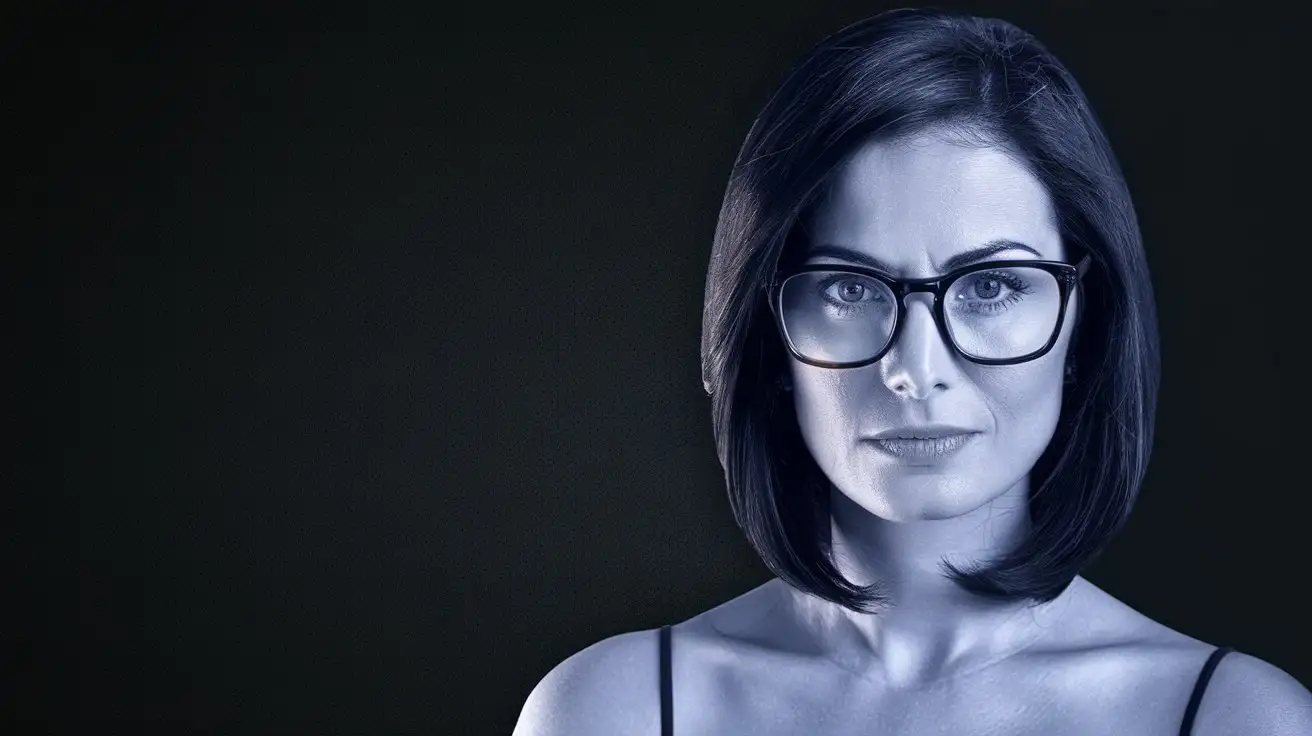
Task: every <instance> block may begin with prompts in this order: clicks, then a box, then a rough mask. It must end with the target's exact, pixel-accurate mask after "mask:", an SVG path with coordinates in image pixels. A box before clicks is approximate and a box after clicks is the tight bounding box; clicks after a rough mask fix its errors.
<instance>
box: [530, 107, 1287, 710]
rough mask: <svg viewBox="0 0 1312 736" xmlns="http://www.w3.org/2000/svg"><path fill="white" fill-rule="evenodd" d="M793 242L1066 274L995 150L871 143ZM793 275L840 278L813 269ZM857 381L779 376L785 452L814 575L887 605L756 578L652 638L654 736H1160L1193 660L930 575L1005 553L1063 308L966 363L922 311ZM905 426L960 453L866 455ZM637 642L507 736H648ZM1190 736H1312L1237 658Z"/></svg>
mask: <svg viewBox="0 0 1312 736" xmlns="http://www.w3.org/2000/svg"><path fill="white" fill-rule="evenodd" d="M832 184H833V186H832V187H831V190H830V191H829V193H828V195H827V197H826V199H825V200H823V201H822V202H821V203H820V206H819V208H818V209H817V211H816V217H815V219H814V221H813V223H812V230H811V236H812V237H811V239H810V243H811V244H812V246H814V245H824V244H828V245H840V246H843V247H845V248H848V249H851V250H853V251H856V252H857V253H858V254H860V255H864V256H866V257H873V258H878V259H879V260H881V261H883V262H884V263H886V264H887V268H888V270H889V271H890V272H891V275H894V276H898V277H903V278H915V277H930V276H935V275H939V274H941V273H942V268H941V264H942V263H943V261H944V260H946V259H947V258H949V257H951V256H954V255H958V254H960V253H962V252H965V251H967V250H970V249H973V248H976V247H978V246H980V245H981V244H984V243H987V242H991V241H994V240H996V239H1004V238H1005V239H1008V240H1011V241H1016V242H1019V243H1023V244H1025V245H1027V246H1028V247H1029V248H1031V249H1033V250H1034V251H1037V255H1036V253H1032V252H1029V251H1026V250H1009V251H1004V252H999V253H995V254H992V255H991V256H989V259H990V260H1000V259H1005V260H1013V259H1015V260H1020V259H1026V258H1038V257H1042V258H1043V259H1045V260H1057V261H1061V260H1067V259H1068V257H1069V254H1068V253H1066V252H1065V251H1064V249H1063V245H1062V243H1061V242H1060V238H1059V236H1058V230H1057V227H1056V223H1055V217H1054V213H1053V208H1052V203H1051V201H1050V199H1049V196H1048V194H1047V192H1046V191H1045V190H1044V188H1043V187H1042V186H1041V184H1040V183H1039V182H1038V181H1037V180H1036V179H1035V178H1034V177H1033V176H1031V175H1030V173H1029V172H1028V171H1027V170H1026V169H1025V168H1024V167H1023V166H1021V165H1020V164H1018V163H1017V162H1016V161H1015V160H1014V159H1012V158H1011V157H1010V156H1008V155H1007V154H1006V152H1005V151H1003V150H1001V149H998V148H990V147H981V146H979V145H974V146H968V145H961V144H960V143H959V142H957V141H955V140H954V139H953V138H952V137H951V136H948V135H944V134H937V133H934V132H931V133H928V134H925V135H921V136H919V137H915V138H911V139H907V140H902V141H885V142H872V143H870V144H868V145H866V146H864V147H862V148H861V149H859V150H858V151H857V152H856V153H855V155H854V156H853V157H851V159H850V160H849V161H848V162H847V163H846V165H845V166H844V167H843V168H842V169H841V170H840V171H838V172H837V175H836V177H835V179H834V180H833V182H832ZM807 262H808V263H843V262H844V261H843V260H840V259H838V258H835V257H833V256H832V255H826V256H824V257H823V258H821V257H818V256H817V257H813V258H809V259H808V260H807ZM906 302H907V304H908V308H909V309H908V316H907V320H908V321H907V322H906V324H905V325H904V327H903V330H902V332H901V334H900V336H899V338H898V341H897V342H896V344H895V345H894V346H893V348H892V349H891V350H890V351H889V353H888V354H887V355H886V356H884V357H883V358H882V359H881V360H879V361H878V362H876V363H874V364H872V365H869V366H865V367H862V368H852V369H839V370H835V369H825V368H818V367H813V366H810V365H807V364H805V363H802V362H799V361H796V360H794V361H792V362H791V363H790V364H789V365H788V369H787V371H788V373H787V378H788V379H789V380H790V381H791V385H792V392H793V393H792V395H793V401H794V405H795V408H796V412H797V417H798V422H799V427H800V429H801V433H802V436H803V439H804V441H805V443H806V446H807V447H808V448H809V449H810V451H811V453H812V455H813V456H814V458H815V460H816V462H817V464H818V465H819V466H820V468H821V469H822V470H823V471H824V473H825V474H826V476H827V477H828V478H829V479H830V481H831V484H832V488H831V491H830V498H831V501H832V504H831V507H832V517H833V519H832V528H833V533H834V536H833V540H834V553H835V559H836V561H837V563H838V565H839V567H840V569H841V570H842V571H843V572H844V574H845V575H846V576H847V577H848V578H849V579H850V580H853V581H854V582H859V583H863V584H868V583H871V582H875V581H878V582H879V583H880V584H881V585H882V586H883V589H884V591H885V593H887V595H888V596H889V599H890V601H891V606H890V607H889V608H887V609H886V610H883V611H881V612H879V613H878V614H857V613H853V612H851V611H848V610H846V609H844V608H842V607H840V606H836V605H833V604H830V603H828V602H826V601H823V600H820V599H818V598H815V597H813V596H809V595H805V594H803V593H800V592H799V591H797V590H796V589H793V588H791V587H790V586H788V585H786V584H784V583H782V582H781V581H778V580H773V581H770V582H769V583H766V584H765V585H762V586H759V587H758V588H755V589H753V590H751V591H748V592H747V593H745V594H743V595H741V596H738V597H737V598H734V599H733V600H730V601H728V602H726V603H724V604H722V605H720V606H717V607H715V608H713V609H711V610H709V611H706V612H704V613H701V614H698V615H696V616H694V617H693V618H691V619H689V620H687V621H684V622H681V623H679V624H677V625H675V626H673V627H672V628H673V642H674V644H673V660H672V661H673V670H672V671H673V676H672V682H673V701H674V732H675V733H676V734H680V735H681V736H682V735H683V734H717V735H728V734H751V735H752V736H766V735H768V734H796V733H808V734H817V736H818V735H819V734H893V733H896V734H913V735H914V734H997V735H1001V734H1008V735H1009V736H1026V735H1029V734H1032V735H1034V736H1038V735H1039V734H1043V735H1045V736H1052V735H1054V734H1108V733H1115V734H1119V735H1121V736H1137V735H1140V734H1142V735H1144V736H1147V735H1148V734H1157V735H1162V734H1174V733H1177V732H1178V730H1179V728H1180V723H1181V720H1182V718H1183V715H1184V711H1185V706H1186V703H1187V702H1188V700H1189V694H1190V692H1191V690H1192V688H1193V686H1194V682H1195V679H1196V678H1197V676H1198V673H1199V670H1200V669H1201V668H1202V666H1203V663H1204V661H1205V660H1206V659H1207V657H1208V655H1209V654H1211V652H1212V651H1213V648H1214V647H1213V646H1212V645H1210V644H1208V643H1205V642H1201V641H1198V640H1196V639H1192V638H1190V637H1188V636H1185V635H1183V634H1180V633H1178V632H1175V631H1173V630H1171V629H1169V628H1167V627H1165V626H1163V625H1161V624H1159V623H1156V622H1154V621H1152V620H1150V619H1148V618H1147V617H1145V616H1143V615H1142V614H1140V613H1138V612H1137V611H1135V610H1133V609H1132V608H1130V607H1129V606H1127V605H1125V604H1123V603H1121V602H1120V601H1118V600H1116V599H1115V598H1114V597H1112V596H1111V595H1109V594H1107V593H1106V592H1104V591H1102V590H1100V589H1098V588H1097V587H1096V586H1094V585H1093V584H1092V583H1090V582H1089V581H1087V580H1085V579H1084V578H1082V577H1077V578H1076V579H1075V581H1074V582H1073V583H1072V584H1071V586H1070V587H1069V588H1068V589H1067V590H1066V591H1065V592H1064V593H1063V594H1062V595H1061V596H1059V597H1058V598H1057V599H1056V600H1054V601H1052V602H1050V603H1047V604H1043V605H1039V606H1029V605H1025V604H1018V603H996V602H990V601H984V600H981V599H978V598H975V597H972V596H970V595H969V594H967V593H965V592H964V591H962V590H960V589H959V588H958V587H957V586H956V585H955V584H954V583H952V582H951V581H950V580H949V579H948V578H947V577H945V575H944V573H943V570H942V569H941V568H940V563H941V561H942V560H944V559H948V560H951V561H953V562H955V563H959V564H964V563H969V562H971V561H973V560H982V559H985V558H987V557H989V556H990V555H994V554H997V553H998V552H1000V551H1002V550H1004V549H1007V548H1008V547H1009V546H1010V545H1013V544H1015V542H1016V541H1017V540H1018V539H1019V538H1020V537H1021V536H1022V535H1023V534H1025V532H1026V530H1027V528H1028V523H1029V520H1028V512H1027V508H1026V504H1027V497H1028V492H1029V485H1028V484H1029V477H1028V475H1029V472H1030V469H1031V468H1032V467H1033V465H1034V462H1035V460H1037V458H1038V457H1039V456H1040V454H1041V453H1042V452H1043V450H1044V449H1045V447H1046V446H1047V444H1048V442H1049V441H1050V439H1051V437H1052V435H1053V432H1054V429H1055V426H1056V423H1057V419H1058V417H1059V415H1060V413H1061V410H1062V384H1063V369H1064V362H1065V358H1066V352H1067V347H1068V345H1069V343H1070V339H1071V332H1072V325H1073V324H1074V322H1075V316H1076V314H1077V311H1078V308H1079V305H1078V299H1077V297H1076V296H1075V295H1072V297H1071V300H1070V303H1069V304H1068V312H1067V315H1066V321H1065V323H1064V325H1063V327H1062V330H1061V333H1060V336H1059V339H1058V341H1057V343H1056V345H1055V347H1054V348H1053V349H1052V350H1051V352H1049V353H1048V354H1047V355H1045V356H1044V357H1042V358H1039V359H1036V360H1034V361H1031V362H1028V363H1024V364H1019V365H1013V366H980V365H977V364H974V363H971V362H969V361H967V360H965V359H964V358H963V357H961V356H960V355H959V354H957V353H955V352H954V351H953V350H952V348H951V347H950V346H949V345H947V344H946V343H945V342H944V341H943V338H942V337H941V335H940V334H939V332H938V330H937V328H936V327H935V325H934V323H933V321H932V319H931V315H930V313H929V309H928V306H929V297H928V295H924V294H914V295H911V296H909V297H907V299H906ZM927 422H938V423H948V424H953V425H959V426H962V427H966V428H969V429H972V430H975V431H977V432H978V434H977V435H975V436H974V438H973V439H972V441H971V443H970V444H969V445H967V446H965V447H963V448H962V449H961V450H960V451H958V452H957V453H955V454H953V455H951V456H949V457H948V458H946V459H943V460H940V461H937V462H932V463H927V462H907V461H906V460H904V459H901V460H900V459H897V458H894V457H890V456H889V455H887V454H885V453H881V452H879V451H877V450H876V449H875V448H874V447H873V446H872V445H871V443H870V441H869V439H868V438H869V437H870V436H871V435H873V434H875V433H878V432H881V431H885V430H888V429H892V428H898V427H904V426H907V425H912V424H924V423H927ZM657 657H658V649H657V637H656V632H655V631H654V630H648V631H639V632H631V633H626V634H621V635H618V636H614V637H610V638H607V639H605V640H603V641H601V642H598V643H597V644H594V645H593V646H591V647H588V648H587V649H585V650H583V651H581V652H579V653H577V654H575V655H573V656H572V657H570V658H568V659H567V660H565V661H564V662H562V663H561V664H559V665H558V666H557V667H555V668H554V669H553V670H552V671H551V672H550V673H549V674H548V675H547V676H546V677H544V678H543V680H542V681H541V682H540V683H539V684H538V686H537V687H536V688H535V689H534V690H533V692H532V693H531V694H530V696H529V698H528V700H527V702H526V703H525V706H524V709H523V711H522V713H521V716H520V720H519V723H518V725H517V727H516V730H515V734H516V736H556V735H557V734H571V735H573V736H578V735H580V734H608V735H609V734H658V733H660V702H659V693H660V684H659V681H658V679H657V678H658V671H659V670H658V666H657V662H658V660H657ZM1193 733H1194V734H1202V735H1211V734H1255V733H1262V734H1278V735H1286V734H1289V735H1292V734H1308V733H1312V695H1309V694H1308V691H1307V690H1306V688H1304V687H1303V686H1302V685H1301V684H1299V683H1298V682H1297V681H1296V680H1294V678H1292V677H1290V676H1289V675H1288V674H1286V673H1284V672H1282V671H1281V670H1279V669H1278V668H1276V667H1273V666H1272V665H1270V664H1267V663H1265V662H1263V661H1261V660H1259V659H1256V658H1254V657H1251V656H1248V655H1245V654H1243V653H1233V654H1230V655H1229V656H1227V657H1226V658H1225V659H1224V660H1222V662H1221V665H1220V666H1219V667H1218V668H1217V670H1216V673H1215V675H1214V677H1213V680H1212V684H1211V685H1210V686H1209V687H1208V689H1207V695H1206V697H1205V698H1204V700H1203V702H1202V707H1201V708H1200V710H1199V713H1198V719H1197V721H1196V722H1195V725H1194V729H1193Z"/></svg>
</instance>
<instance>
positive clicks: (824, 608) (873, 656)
mask: <svg viewBox="0 0 1312 736" xmlns="http://www.w3.org/2000/svg"><path fill="white" fill-rule="evenodd" d="M1028 490H1029V489H1028V484H1027V481H1025V480H1022V481H1021V482H1020V483H1018V484H1017V485H1016V486H1015V487H1013V488H1011V489H1010V490H1009V491H1007V492H1006V493H1005V494H1003V495H1002V496H1000V497H999V498H997V499H995V500H993V501H991V502H990V503H988V504H985V505H984V506H981V507H980V508H978V509H975V510H974V511H971V512H969V513H967V514H964V515H962V516H958V517H954V518H951V519H936V520H920V521H910V522H892V521H887V520H884V519H881V518H879V517H877V516H875V515H874V514H871V513H870V512H869V511H866V510H865V509H864V508H862V507H861V506H859V505H858V504H856V503H855V502H853V501H852V500H851V499H850V498H848V497H847V496H846V495H844V494H843V493H841V492H839V491H837V490H832V491H831V494H830V495H831V504H830V508H831V518H832V531H833V557H834V561H835V563H836V564H837V566H838V569H839V570H840V571H842V572H843V574H844V576H845V577H846V578H847V579H848V580H850V581H852V582H853V583H858V584H861V585H870V584H872V583H874V584H878V585H879V590H881V591H882V592H883V593H884V594H885V595H886V596H887V599H888V605H887V606H886V607H884V608H881V609H880V610H879V612H877V613H874V614H860V613H854V612H852V611H849V610H847V609H845V608H843V607H841V606H838V605H835V604H831V603H829V602H827V601H823V600H821V599H819V598H815V597H814V596H809V595H805V594H802V593H799V592H797V591H792V592H793V598H794V600H795V601H796V602H797V603H798V604H799V610H800V612H801V613H802V614H803V615H804V617H805V619H806V620H807V621H808V622H809V624H810V628H812V629H813V630H816V631H817V632H818V633H819V634H820V635H821V640H822V645H821V646H822V648H823V649H824V650H825V653H826V656H829V657H830V658H831V659H834V660H835V661H836V662H838V663H839V664H840V666H843V667H845V668H847V669H853V670H859V671H863V672H867V673H871V674H875V675H877V676H879V677H880V678H881V679H883V680H884V681H885V682H887V683H889V684H890V685H893V686H898V687H916V686H922V685H925V684H927V683H929V682H931V681H936V680H941V679H944V678H947V677H953V676H956V675H959V674H964V673H966V672H969V671H973V670H975V669H979V668H981V667H984V666H987V665H988V664H991V663H993V662H996V661H998V660H1000V659H1003V658H1005V657H1007V656H1009V655H1010V654H1012V653H1014V652H1016V651H1019V650H1021V649H1024V648H1025V647H1026V646H1028V644H1030V643H1032V642H1033V641H1035V640H1036V639H1037V638H1038V635H1039V634H1040V633H1042V632H1043V631H1044V630H1045V629H1046V628H1048V627H1047V626H1046V625H1045V623H1046V622H1045V620H1044V619H1048V618H1051V616H1052V615H1054V614H1055V613H1056V612H1057V610H1058V609H1062V608H1065V604H1066V600H1067V596H1066V595H1065V594H1063V595H1062V596H1060V597H1059V598H1058V599H1057V600H1056V601H1053V602H1052V603H1049V604H1044V605H1041V606H1035V605H1033V603H1032V602H1030V601H1020V602H1006V601H994V600H989V599H985V598H980V597H978V596H975V595H973V594H971V593H968V592H967V591H965V590H963V589H962V588H961V587H960V586H958V585H957V584H956V583H954V582H953V581H952V580H951V579H950V578H948V577H947V575H946V573H945V571H944V570H943V568H942V566H941V563H942V562H943V561H944V560H946V561H949V562H952V563H953V564H954V565H955V566H957V567H958V568H959V569H969V567H970V566H971V565H972V563H983V562H987V561H989V560H990V559H991V558H993V557H996V556H997V555H999V554H1002V553H1004V552H1007V551H1009V550H1010V549H1012V548H1014V546H1015V545H1016V544H1018V543H1019V542H1020V541H1021V540H1022V539H1023V538H1024V537H1025V535H1026V534H1027V533H1028V532H1029V529H1030V521H1029V510H1028V495H1029V494H1028ZM1073 587H1074V586H1072V588H1073ZM790 590H791V589H790Z"/></svg>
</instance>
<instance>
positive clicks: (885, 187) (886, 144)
mask: <svg viewBox="0 0 1312 736" xmlns="http://www.w3.org/2000/svg"><path fill="white" fill-rule="evenodd" d="M1004 239H1005V240H1013V241H1017V242H1020V243H1024V244H1025V245H1028V246H1030V247H1032V248H1034V249H1035V250H1037V251H1038V252H1039V253H1041V254H1042V255H1043V257H1044V258H1048V259H1053V260H1061V259H1063V257H1064V253H1062V248H1061V238H1060V234H1059V231H1058V228H1057V218H1056V214H1055V211H1054V209H1053V205H1052V201H1051V198H1050V197H1049V195H1048V192H1047V190H1046V189H1045V188H1044V186H1043V184H1042V183H1041V182H1040V181H1039V180H1038V179H1037V178H1036V177H1035V176H1034V175H1033V174H1032V173H1030V171H1029V169H1027V168H1026V167H1025V166H1023V165H1022V164H1020V163H1019V162H1018V161H1017V160H1016V159H1014V158H1013V157H1012V156H1011V155H1010V154H1009V153H1007V152H1006V151H1004V150H1002V149H1000V148H996V147H984V146H979V145H962V144H958V143H954V142H951V141H949V140H945V139H944V138H943V137H940V136H934V135H922V136H919V137H915V138H910V139H905V140H898V141H876V142H871V143H867V144H865V145H864V146H862V147H861V148H860V149H858V150H857V151H856V152H855V153H854V154H853V155H852V156H851V157H850V158H849V159H848V161H847V162H846V163H845V164H844V165H843V166H841V167H840V168H839V170H838V171H837V172H835V178H834V179H833V181H832V183H831V187H830V189H829V192H828V194H827V195H826V196H825V197H824V198H823V199H822V200H821V201H820V202H819V203H818V206H817V209H816V212H815V218H814V220H813V222H812V229H811V238H810V240H811V243H812V244H830V245H841V246H844V247H847V248H851V249H853V250H858V251H861V252H863V253H866V254H868V255H871V256H874V257H876V258H878V259H880V260H882V261H884V262H886V263H888V264H890V266H893V267H894V268H896V269H897V270H899V271H902V272H907V273H911V272H923V274H924V275H929V274H931V273H935V272H936V270H935V264H936V263H941V262H942V261H943V260H945V259H946V258H948V257H950V256H952V255H953V254H955V253H959V252H961V251H964V250H969V249H971V248H975V247H978V246H980V245H983V244H985V243H988V242H991V241H994V240H1004ZM998 257H1000V258H1013V257H1033V256H1032V255H1030V256H1026V254H1024V253H1023V252H1019V253H1015V254H1012V253H1007V254H1000V255H999V256H998Z"/></svg>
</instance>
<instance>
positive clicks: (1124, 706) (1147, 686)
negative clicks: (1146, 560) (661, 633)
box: [673, 646, 1206, 736]
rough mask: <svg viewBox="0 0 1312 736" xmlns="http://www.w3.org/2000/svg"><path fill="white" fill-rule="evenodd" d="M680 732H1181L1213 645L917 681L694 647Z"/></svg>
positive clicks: (682, 694) (1059, 657) (968, 735)
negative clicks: (891, 682)
mask: <svg viewBox="0 0 1312 736" xmlns="http://www.w3.org/2000/svg"><path fill="white" fill-rule="evenodd" d="M683 654H684V656H683V657H682V658H681V661H676V663H675V666H674V672H673V674H674V677H673V687H674V716H675V717H674V722H675V729H674V733H676V734H678V735H679V736H688V735H691V734H723V735H725V736H728V735H729V734H751V735H752V736H773V735H774V734H799V733H805V734H811V735H814V736H827V735H830V734H833V735H839V734H841V735H843V736H848V735H850V736H857V735H858V734H861V735H867V734H868V735H870V736H874V735H876V734H904V735H906V736H916V735H918V734H954V735H959V736H972V735H978V736H984V735H986V734H988V735H999V736H1000V735H1002V734H1007V735H1009V736H1027V735H1029V734H1034V735H1035V736H1038V735H1039V734H1042V735H1044V736H1053V735H1054V734H1107V733H1115V734H1121V735H1123V736H1136V735H1137V734H1145V735H1146V734H1155V735H1163V734H1171V735H1174V734H1177V733H1178V732H1179V729H1180V723H1181V721H1182V719H1183V716H1184V711H1185V707H1186V704H1187V703H1188V700H1189V694H1190V691H1191V690H1192V688H1193V684H1194V680H1195V678H1196V676H1197V672H1198V669H1199V668H1200V667H1201V665H1202V660H1203V659H1205V657H1206V652H1199V651H1194V650H1190V649H1182V648H1178V647H1177V648H1161V647H1128V646H1127V647H1119V648H1110V649H1108V650H1106V651H1089V652H1080V653H1067V654H1036V655H1030V656H1018V657H1016V658H1014V659H1012V660H1008V661H1004V662H1001V663H998V664H995V665H993V666H991V667H988V668H986V669H984V670H981V671H979V672H976V673H973V674H970V675H966V676H962V677H959V678H954V679H952V680H948V681H944V682H940V683H937V684H935V685H933V686H930V687H925V688H918V689H915V690H910V691H908V690H898V689H893V688H888V687H882V686H881V685H880V683H878V682H876V681H872V680H871V679H868V678H866V677H861V676H858V675H855V674H853V673H849V672H845V671H842V670H840V669H839V668H837V667H835V666H833V665H832V664H830V663H826V662H824V661H818V660H816V659H814V658H809V657H798V656H783V655H779V654H777V653H769V652H761V651H752V650H741V651H724V650H713V651H708V650H703V651H698V650H697V648H695V647H694V648H692V649H691V650H689V649H688V648H685V650H684V653H683Z"/></svg>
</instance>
